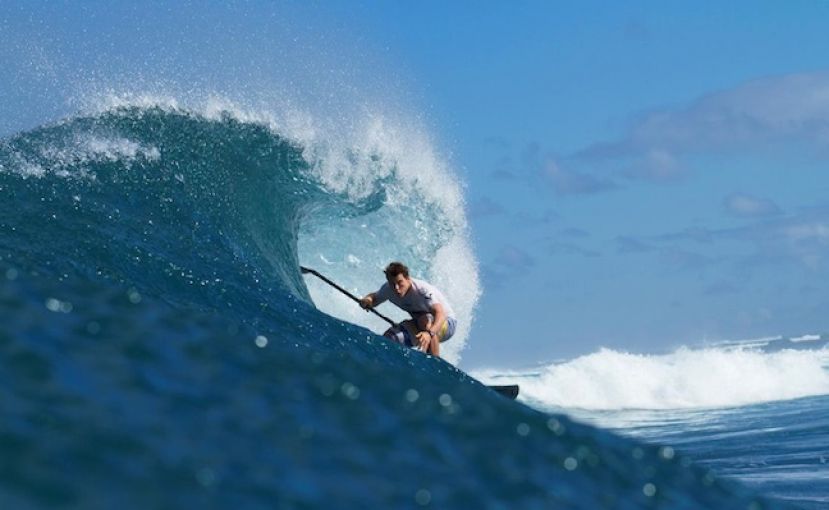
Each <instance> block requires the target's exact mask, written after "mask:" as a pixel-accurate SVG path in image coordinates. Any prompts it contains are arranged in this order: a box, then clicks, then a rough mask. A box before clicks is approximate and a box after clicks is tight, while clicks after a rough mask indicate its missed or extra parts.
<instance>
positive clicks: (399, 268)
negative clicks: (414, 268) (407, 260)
mask: <svg viewBox="0 0 829 510" xmlns="http://www.w3.org/2000/svg"><path fill="white" fill-rule="evenodd" d="M383 272H384V273H386V279H387V280H392V279H394V278H397V275H399V274H402V275H403V277H404V278H408V277H409V268H408V267H406V265H405V264H404V263H402V262H392V263H391V264H389V265H388V266H386V269H384V270H383Z"/></svg>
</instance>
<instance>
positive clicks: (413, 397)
mask: <svg viewBox="0 0 829 510" xmlns="http://www.w3.org/2000/svg"><path fill="white" fill-rule="evenodd" d="M419 398H420V393H418V392H417V390H416V389H414V388H410V389H408V390H406V400H407V401H408V402H412V403H414V402H417V399H419Z"/></svg>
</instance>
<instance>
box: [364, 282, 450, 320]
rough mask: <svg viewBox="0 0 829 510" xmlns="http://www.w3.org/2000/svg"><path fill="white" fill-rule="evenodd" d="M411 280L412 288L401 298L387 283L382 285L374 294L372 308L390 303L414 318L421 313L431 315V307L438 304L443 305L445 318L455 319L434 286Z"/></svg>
mask: <svg viewBox="0 0 829 510" xmlns="http://www.w3.org/2000/svg"><path fill="white" fill-rule="evenodd" d="M411 280H412V286H411V288H410V289H409V291H408V292H407V293H406V294H405V295H404V296H403V297H400V296H398V295H397V292H395V291H394V290H392V288H391V287H390V286H389V284H388V282H386V283H384V284H383V286H382V287H380V290H378V291H377V292H375V293H374V306H377V305H379V304H380V303H382V302H384V301H391V302H392V303H394V304H395V305H397V306H399V307H400V308H402V309H403V310H405V311H407V312H409V314H411V315H412V317H414V316H415V315H418V314H421V313H432V305H434V304H435V303H440V304H441V305H443V311H444V313H446V317H452V318H454V317H455V312H453V311H452V307H451V306H450V305H449V301H447V300H446V298H445V297H444V295H443V293H442V292H441V291H439V290H438V289H437V288H436V287H435V286H434V285H432V284H431V283H428V282H424V281H423V280H417V279H415V278H411Z"/></svg>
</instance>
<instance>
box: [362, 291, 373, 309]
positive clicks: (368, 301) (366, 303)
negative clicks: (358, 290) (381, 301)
mask: <svg viewBox="0 0 829 510" xmlns="http://www.w3.org/2000/svg"><path fill="white" fill-rule="evenodd" d="M373 304H374V299H373V298H372V296H371V294H369V295H368V296H366V297H364V298H363V299H361V300H360V306H361V307H362V308H363V310H368V309H369V308H371V306H372V305H373Z"/></svg>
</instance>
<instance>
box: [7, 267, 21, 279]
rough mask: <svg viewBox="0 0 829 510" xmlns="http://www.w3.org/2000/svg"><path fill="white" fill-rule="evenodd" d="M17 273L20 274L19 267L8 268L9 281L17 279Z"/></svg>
mask: <svg viewBox="0 0 829 510" xmlns="http://www.w3.org/2000/svg"><path fill="white" fill-rule="evenodd" d="M17 275H18V272H17V269H15V268H13V267H12V268H9V269H7V270H6V280H9V281H12V280H16V279H17Z"/></svg>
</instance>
